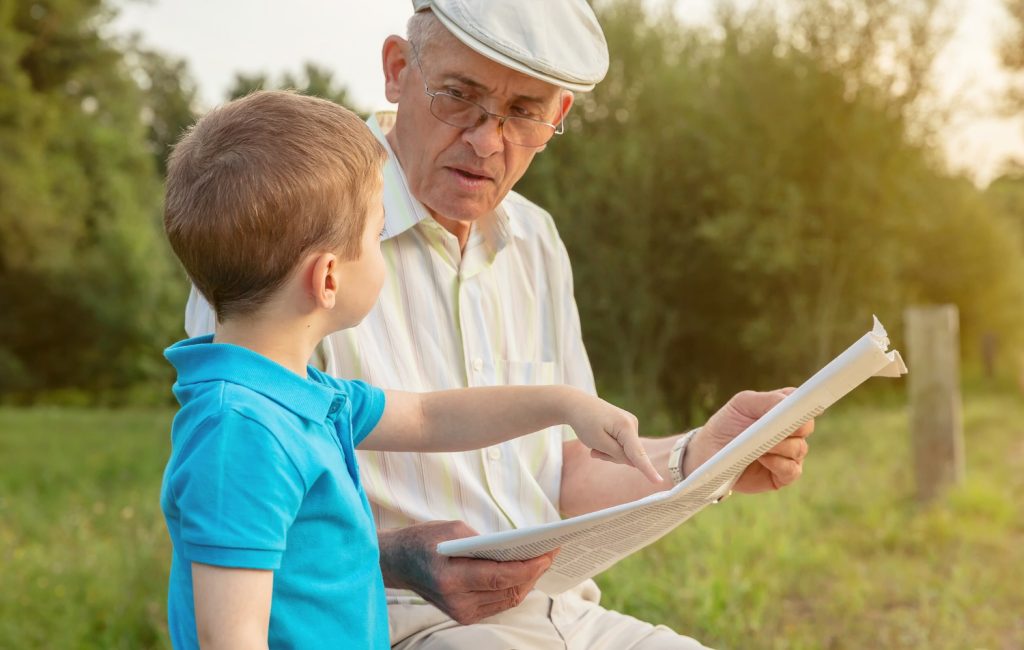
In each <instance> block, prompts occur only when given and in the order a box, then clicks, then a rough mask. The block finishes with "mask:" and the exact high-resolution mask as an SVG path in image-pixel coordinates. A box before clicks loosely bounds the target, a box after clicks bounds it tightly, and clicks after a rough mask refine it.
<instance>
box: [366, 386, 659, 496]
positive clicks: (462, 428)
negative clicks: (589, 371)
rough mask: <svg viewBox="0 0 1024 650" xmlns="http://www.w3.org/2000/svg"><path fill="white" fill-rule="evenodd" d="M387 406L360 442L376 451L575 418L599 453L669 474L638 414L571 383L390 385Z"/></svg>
mask: <svg viewBox="0 0 1024 650" xmlns="http://www.w3.org/2000/svg"><path fill="white" fill-rule="evenodd" d="M386 395H387V398H386V407H385V408H384V413H383V415H382V416H381V419H380V422H378V424H377V426H376V428H374V429H373V431H372V433H370V435H369V436H368V437H367V438H365V439H364V440H363V441H362V442H361V443H360V444H359V445H358V446H359V448H360V449H368V450H374V451H421V452H423V451H426V452H445V451H468V450H470V449H479V448H480V447H487V446H490V445H494V444H497V443H499V442H504V441H506V440H511V439H512V438H516V437H519V436H522V435H526V434H528V433H533V432H534V431H540V430H541V429H545V428H547V427H550V426H554V425H556V424H568V425H570V426H572V427H573V429H575V430H576V433H577V435H579V437H580V440H582V441H583V442H584V443H585V444H586V445H587V446H588V447H591V448H592V452H591V453H592V454H594V456H595V457H598V458H602V459H604V460H612V461H616V462H622V463H625V464H628V465H633V466H634V467H636V468H638V469H640V471H642V472H643V473H644V474H645V475H647V477H648V478H649V479H650V480H652V481H654V480H658V481H660V480H661V477H660V476H658V473H657V472H656V471H655V469H654V466H653V465H651V462H650V460H649V459H648V458H647V455H646V452H645V451H644V448H643V445H641V444H640V439H639V437H638V435H637V420H636V417H634V416H633V415H632V414H631V413H629V412H627V411H624V410H622V409H620V408H618V407H616V406H613V405H611V404H609V403H608V402H605V401H604V400H601V399H599V398H597V397H594V396H592V395H587V394H586V393H584V392H583V391H581V390H578V389H576V388H572V387H570V386H492V387H483V388H463V389H458V390H446V391H438V392H433V393H407V392H401V391H386Z"/></svg>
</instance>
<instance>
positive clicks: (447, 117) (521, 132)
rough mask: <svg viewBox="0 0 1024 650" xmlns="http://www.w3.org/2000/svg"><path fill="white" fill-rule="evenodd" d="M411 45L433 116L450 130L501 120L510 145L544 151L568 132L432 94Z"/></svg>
mask: <svg viewBox="0 0 1024 650" xmlns="http://www.w3.org/2000/svg"><path fill="white" fill-rule="evenodd" d="M409 45H410V46H412V50H413V54H414V55H415V56H416V67H418V68H419V70H420V78H421V79H423V92H424V93H426V94H427V97H430V114H431V115H433V116H434V117H435V118H437V119H439V120H440V121H442V122H444V123H445V124H447V125H448V126H454V127H455V128H458V129H473V128H476V127H478V126H480V125H481V124H483V123H485V122H486V121H487V120H488V118H491V117H493V118H495V119H497V120H498V133H500V134H501V137H503V138H505V141H506V142H508V143H509V144H514V145H518V146H520V147H543V146H544V145H545V144H547V143H548V142H549V141H550V140H551V138H553V137H555V136H556V135H561V134H562V133H564V132H565V126H564V123H563V122H559V123H558V124H557V125H555V124H551V123H550V122H545V121H544V120H538V119H534V118H532V117H519V116H517V115H499V114H498V113H492V112H491V111H489V110H487V109H486V108H484V107H483V106H481V105H480V104H477V103H476V102H474V101H470V100H468V99H466V98H465V97H459V96H458V95H453V94H452V93H450V92H448V91H445V90H431V89H430V87H429V86H428V85H427V76H426V75H425V74H423V66H422V65H420V55H419V51H417V49H416V46H415V45H413V44H412V43H409Z"/></svg>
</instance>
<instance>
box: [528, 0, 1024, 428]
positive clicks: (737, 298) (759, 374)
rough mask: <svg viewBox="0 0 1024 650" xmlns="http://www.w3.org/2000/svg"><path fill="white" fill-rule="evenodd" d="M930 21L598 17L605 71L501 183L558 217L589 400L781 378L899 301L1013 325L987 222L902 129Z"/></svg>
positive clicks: (971, 328) (827, 14)
mask: <svg viewBox="0 0 1024 650" xmlns="http://www.w3.org/2000/svg"><path fill="white" fill-rule="evenodd" d="M936 11H937V9H936V7H935V3H930V2H921V3H911V4H909V5H908V4H906V3H901V2H896V1H895V0H892V1H886V0H880V1H871V0H863V1H854V2H844V3H841V4H840V3H816V2H795V3H791V4H790V5H788V11H787V12H780V13H779V15H775V14H769V13H766V12H762V11H752V12H747V13H737V12H725V13H723V14H722V15H721V16H720V18H719V21H718V23H717V25H716V26H715V27H714V28H712V29H708V28H687V27H685V26H683V25H681V24H680V23H679V22H678V21H677V20H675V19H674V18H673V17H672V16H671V15H670V14H667V13H664V14H660V13H651V12H650V11H649V10H647V9H645V5H644V3H641V2H638V1H632V0H625V1H621V2H615V3H610V4H606V5H602V16H601V21H602V24H603V26H604V28H605V32H606V35H607V37H608V41H609V48H610V50H611V53H612V57H611V58H612V66H611V69H610V71H609V74H608V76H607V78H606V79H605V81H604V82H603V83H602V84H600V85H599V86H598V87H597V88H596V90H595V91H594V92H593V93H591V94H587V95H582V96H580V97H578V98H577V103H576V107H575V108H574V110H573V112H572V113H570V116H569V118H568V129H567V130H568V132H569V133H568V134H567V135H566V136H564V137H562V138H561V139H560V140H559V141H556V142H554V143H553V144H552V145H550V146H549V148H548V150H547V151H545V152H544V153H543V154H542V155H540V156H538V158H537V159H536V161H535V162H534V165H533V167H532V168H531V170H530V172H529V174H528V175H527V177H526V178H524V180H523V182H522V183H521V186H520V190H521V191H523V192H524V193H525V194H527V196H531V197H532V198H534V199H536V200H537V201H538V202H539V203H541V204H542V205H544V206H545V207H547V208H549V209H550V210H551V211H552V213H553V214H554V215H555V217H556V219H558V220H559V227H560V230H561V232H562V234H563V237H564V238H565V239H566V243H567V246H568V247H569V249H570V253H571V255H572V257H573V261H574V269H575V273H576V284H577V287H578V288H581V289H582V288H585V289H586V290H581V291H580V292H579V296H578V299H579V303H580V309H581V312H582V320H583V324H584V332H585V336H586V338H587V342H588V349H589V350H590V353H591V356H592V360H593V362H594V364H595V367H596V369H597V373H598V376H599V377H600V379H601V380H602V383H603V384H604V385H605V387H606V388H613V389H616V390H618V391H621V392H623V393H624V394H625V395H627V398H628V399H629V400H632V401H634V403H636V402H640V401H649V400H651V399H655V400H659V401H665V402H667V403H669V404H671V405H672V407H673V408H674V409H675V410H676V411H677V412H678V411H684V412H685V411H687V410H689V409H691V408H694V407H697V408H709V407H712V406H713V405H714V404H715V403H717V402H719V401H721V399H722V398H723V397H724V396H725V395H724V393H727V392H731V391H733V390H736V389H739V388H743V387H761V388H765V387H768V386H773V385H779V384H786V383H791V382H794V381H798V380H799V379H800V378H802V377H803V376H805V375H806V373H807V372H809V371H810V370H812V369H814V368H815V367H817V366H818V365H819V364H821V363H822V362H823V361H825V360H827V359H828V358H830V357H831V355H833V354H835V353H836V352H837V351H838V350H839V349H840V348H841V347H842V346H843V345H845V343H846V342H848V341H850V340H852V338H853V337H855V336H856V335H858V334H859V333H861V332H863V330H864V329H866V327H867V326H868V325H869V324H870V317H871V315H872V314H873V313H875V314H878V315H879V316H880V317H881V318H882V319H883V320H884V321H885V322H886V323H887V324H888V325H889V326H890V329H892V330H893V332H892V333H893V334H894V335H896V338H897V339H898V338H899V334H900V326H901V312H902V308H903V307H904V306H905V305H906V304H907V302H908V301H911V300H932V301H944V302H945V301H952V302H957V303H958V304H960V306H961V309H962V310H963V318H964V323H965V330H966V335H967V336H973V335H974V333H975V332H977V331H979V330H982V329H986V328H998V329H1000V330H1001V331H1006V330H1008V329H1012V328H1013V327H1014V326H1019V324H1020V323H1021V319H1020V317H1021V313H1020V310H1019V309H1014V307H1013V306H1012V305H1008V304H1007V303H1006V302H1005V301H1006V300H1008V299H1010V298H1012V297H1014V296H1016V297H1017V299H1018V303H1019V299H1020V297H1021V296H1022V295H1024V294H1022V293H1021V282H1020V277H1019V276H1018V277H1016V278H1013V277H1011V276H1009V275H1008V274H1006V272H1005V271H1006V269H1007V265H1008V264H1010V265H1014V264H1015V265H1016V267H1015V268H1019V267H1020V266H1021V265H1020V263H1019V262H1020V259H1019V258H1020V255H1019V253H1018V254H1017V255H1016V257H1014V255H1013V254H1012V251H1011V250H1010V248H1009V247H1008V246H1006V245H1005V242H1006V235H1007V224H1004V223H1000V222H997V220H996V219H995V218H994V217H993V216H992V214H991V213H990V211H989V210H987V209H986V207H985V205H984V204H983V202H982V200H981V199H980V197H979V196H978V193H977V192H976V191H975V190H974V189H973V188H972V187H970V186H968V185H967V184H966V183H964V182H961V181H957V180H955V179H950V178H947V177H945V176H944V175H943V174H941V173H940V172H939V171H937V170H938V165H937V164H936V160H935V157H934V155H933V154H932V150H931V149H930V147H929V144H928V143H929V140H928V137H927V133H928V132H929V128H928V126H929V125H928V124H923V125H922V124H918V123H915V122H914V121H915V120H923V119H924V117H923V112H922V110H921V107H920V105H919V104H918V103H916V102H917V99H918V98H920V97H922V96H924V95H926V94H927V89H928V82H927V78H926V77H927V75H926V71H927V70H928V66H927V65H926V63H927V61H926V60H922V53H928V52H935V51H937V49H938V45H939V42H938V41H939V40H941V37H942V34H943V33H944V32H943V31H942V30H941V29H939V28H938V27H936V28H935V29H934V30H933V31H928V30H927V29H926V26H929V25H932V26H934V25H937V24H939V23H941V21H939V19H938V17H937V16H936V14H935V12H936ZM783 14H784V15H783ZM858 17H859V18H858ZM858 21H859V22H858ZM898 33H904V34H906V37H905V38H902V39H900V38H895V37H893V36H892V34H898ZM882 35H888V36H886V37H885V39H884V41H883V43H884V46H883V45H881V44H879V43H876V42H875V41H876V40H877V39H881V38H882ZM929 39H938V40H929ZM865 41H867V42H865ZM885 61H890V62H892V61H895V62H898V64H896V65H893V64H891V63H889V64H886V63H885ZM942 260H950V261H955V262H956V263H957V266H956V267H949V266H945V265H944V264H943V263H942Z"/></svg>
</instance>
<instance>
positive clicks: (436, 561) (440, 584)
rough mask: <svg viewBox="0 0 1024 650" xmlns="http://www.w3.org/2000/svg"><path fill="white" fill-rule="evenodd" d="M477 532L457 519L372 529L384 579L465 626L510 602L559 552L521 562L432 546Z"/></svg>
mask: <svg viewBox="0 0 1024 650" xmlns="http://www.w3.org/2000/svg"><path fill="white" fill-rule="evenodd" d="M477 534H478V533H477V532H476V531H475V530H473V529H472V528H470V527H469V526H468V525H466V524H465V523H464V522H461V521H432V522H429V523H425V524H417V525H414V526H409V527H407V528H399V529H394V530H380V531H377V536H378V539H379V541H380V567H381V571H382V572H383V574H384V584H385V585H387V586H388V587H392V588H396V589H411V590H413V591H415V592H416V593H417V594H419V595H420V596H422V597H423V598H425V599H426V600H427V601H429V602H430V603H432V604H433V605H434V606H436V607H437V608H438V609H440V610H441V611H442V612H444V613H445V614H447V615H448V616H451V617H452V618H453V619H455V620H456V621H458V622H459V623H462V624H463V625H469V624H470V623H475V622H477V621H479V620H480V619H482V618H486V617H488V616H492V615H494V614H497V613H498V612H503V611H505V610H506V609H509V608H512V607H515V606H516V605H518V604H519V603H521V602H523V599H524V598H525V597H526V594H528V593H529V592H530V590H531V589H533V585H534V584H535V583H536V582H537V580H538V579H539V578H540V576H541V575H542V574H543V573H544V572H545V571H547V570H548V567H550V566H551V562H552V561H553V560H554V558H555V555H557V553H558V551H557V550H555V551H552V552H551V553H546V554H544V555H541V556H540V557H536V558H533V559H532V560H526V561H523V562H494V561H491V560H476V559H473V558H462V557H447V556H444V555H440V554H438V552H437V545H438V543H440V542H443V541H447V540H449V539H461V538H463V537H472V536H473V535H477Z"/></svg>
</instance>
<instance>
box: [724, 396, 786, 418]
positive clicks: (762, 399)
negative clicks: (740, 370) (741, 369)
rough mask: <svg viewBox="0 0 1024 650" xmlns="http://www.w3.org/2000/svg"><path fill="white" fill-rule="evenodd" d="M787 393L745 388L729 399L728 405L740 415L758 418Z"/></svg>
mask: <svg viewBox="0 0 1024 650" xmlns="http://www.w3.org/2000/svg"><path fill="white" fill-rule="evenodd" d="M786 395H787V393H786V392H785V391H784V390H773V391H771V392H768V393H761V392H757V391H753V390H745V391H743V392H742V393H737V394H736V395H735V396H734V397H733V398H732V399H731V400H729V404H728V405H729V406H732V408H733V409H735V411H736V412H737V413H739V414H740V415H742V416H744V417H746V418H749V419H751V420H756V419H758V418H759V417H761V416H762V415H764V414H765V413H767V412H768V411H770V410H771V409H772V407H773V406H775V405H776V404H778V403H779V402H781V401H782V400H783V399H785V397H786Z"/></svg>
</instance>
